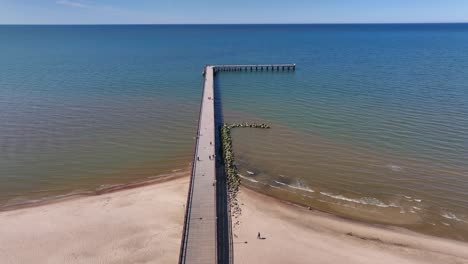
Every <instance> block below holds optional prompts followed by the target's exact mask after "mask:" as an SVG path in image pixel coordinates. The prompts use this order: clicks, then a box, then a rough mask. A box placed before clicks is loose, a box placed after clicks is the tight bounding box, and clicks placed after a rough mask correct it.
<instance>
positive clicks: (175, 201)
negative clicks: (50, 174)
mask: <svg viewBox="0 0 468 264" xmlns="http://www.w3.org/2000/svg"><path fill="white" fill-rule="evenodd" d="M179 176H180V177H179ZM188 184H189V177H188V173H186V174H185V175H177V177H172V178H160V179H158V180H157V181H156V182H153V183H152V184H149V185H148V184H147V185H144V186H139V187H136V186H133V187H134V188H123V189H120V190H118V191H117V190H112V191H110V192H106V193H102V194H98V195H88V196H81V197H75V198H70V199H67V200H63V201H54V202H51V203H47V204H42V205H40V206H33V207H26V208H17V209H14V210H8V211H2V212H0V233H1V234H2V236H1V237H0V261H1V262H2V263H64V262H67V263H102V262H105V263H131V262H140V263H150V262H151V263H175V262H177V259H178V254H179V249H180V239H181V233H182V225H183V220H184V212H185V202H186V195H187V188H188ZM238 201H239V204H240V207H241V209H242V213H241V215H240V216H238V218H233V225H234V227H233V236H234V237H233V242H234V259H235V263H286V262H287V263H308V262H307V261H310V259H320V263H337V262H344V261H346V262H348V263H375V259H376V258H379V260H380V259H382V262H381V263H395V261H398V262H399V263H468V253H465V252H464V251H463V249H464V248H467V246H468V244H466V243H464V242H459V241H455V240H448V239H443V238H438V237H432V236H428V235H423V234H419V233H416V232H412V231H409V230H406V229H403V228H393V227H391V226H388V227H387V226H381V225H373V224H368V223H363V222H357V221H353V220H347V219H343V218H340V217H337V216H334V215H330V214H327V213H323V212H319V211H316V210H309V209H308V208H305V207H302V206H299V205H295V204H292V203H289V202H285V201H282V200H279V199H276V198H273V197H269V196H266V195H264V194H261V193H258V192H255V191H253V190H250V189H248V188H245V187H241V189H240V192H239V196H238ZM237 221H239V223H237V224H236V222H237ZM257 232H260V233H261V236H262V237H264V238H265V239H264V240H259V239H256V235H257ZM245 241H247V242H248V243H245ZM25 249H28V250H25ZM285 261H286V262H285Z"/></svg>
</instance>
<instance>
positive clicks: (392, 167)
mask: <svg viewBox="0 0 468 264" xmlns="http://www.w3.org/2000/svg"><path fill="white" fill-rule="evenodd" d="M385 167H387V168H389V169H390V170H392V171H402V170H403V168H402V167H400V166H397V165H393V164H388V165H387V166H385Z"/></svg>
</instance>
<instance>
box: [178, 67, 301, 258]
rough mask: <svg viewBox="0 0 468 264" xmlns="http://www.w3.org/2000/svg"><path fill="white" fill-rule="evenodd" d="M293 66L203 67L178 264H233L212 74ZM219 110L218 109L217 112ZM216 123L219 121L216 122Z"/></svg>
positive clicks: (287, 68)
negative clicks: (199, 104)
mask: <svg viewBox="0 0 468 264" xmlns="http://www.w3.org/2000/svg"><path fill="white" fill-rule="evenodd" d="M295 69H296V65H295V64H258V65H210V66H205V68H204V71H203V75H204V78H205V80H204V86H203V92H202V101H201V106H200V113H199V119H198V130H197V137H196V143H195V151H194V158H193V163H192V173H191V178H190V185H189V192H188V197H187V204H186V212H185V220H184V227H183V234H182V242H181V248H180V256H179V263H180V264H185V263H188V264H201V263H203V264H211V263H213V264H214V263H231V264H232V261H233V260H232V244H231V243H232V237H230V236H231V229H230V228H231V226H230V212H229V205H228V204H227V203H228V202H227V201H228V200H227V188H226V179H225V175H224V169H223V165H222V161H221V159H220V156H221V155H219V154H218V155H216V153H220V147H219V145H220V142H219V137H217V135H218V131H217V128H216V122H215V114H216V113H215V103H214V101H215V98H214V95H215V91H214V75H215V73H216V72H222V71H248V70H250V71H268V70H272V71H294V70H295ZM218 111H219V110H218ZM218 122H219V120H218Z"/></svg>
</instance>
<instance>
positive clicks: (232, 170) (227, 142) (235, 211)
mask: <svg viewBox="0 0 468 264" xmlns="http://www.w3.org/2000/svg"><path fill="white" fill-rule="evenodd" d="M236 127H251V128H263V129H268V128H270V126H269V125H267V124H257V123H233V124H223V125H222V126H221V131H220V138H221V147H222V153H223V160H224V168H225V171H226V176H227V187H228V197H229V205H230V207H231V214H232V215H233V216H234V217H235V218H237V216H238V215H240V214H241V209H240V206H239V203H238V202H237V193H238V192H239V186H240V182H241V181H240V177H239V175H238V173H237V168H236V166H235V165H234V152H233V150H232V138H231V129H232V128H236Z"/></svg>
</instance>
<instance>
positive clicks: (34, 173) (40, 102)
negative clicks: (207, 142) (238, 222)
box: [0, 24, 468, 240]
mask: <svg viewBox="0 0 468 264" xmlns="http://www.w3.org/2000/svg"><path fill="white" fill-rule="evenodd" d="M466 50H468V25H465V24H446V25H436V24H433V25H431V24H427V25H269V26H258V25H257V26H254V25H244V26H222V25H220V26H0V58H1V60H0V124H1V125H0V204H2V205H3V206H5V205H11V204H15V203H19V202H24V201H29V200H37V199H43V198H45V197H51V196H56V195H62V194H66V193H70V192H76V191H79V190H93V189H96V188H99V187H100V186H102V185H108V184H118V183H127V182H132V181H138V180H142V179H146V178H148V177H152V176H156V175H159V174H163V173H171V172H172V171H173V170H179V169H186V168H188V166H189V163H190V159H191V153H192V149H193V143H194V139H193V136H194V135H195V130H196V128H195V126H196V119H197V113H198V106H199V105H198V104H199V98H200V92H201V85H202V78H201V70H202V68H203V65H205V64H225V63H288V62H292V63H296V64H297V65H298V68H297V71H296V72H293V73H223V74H220V75H219V76H218V78H217V82H218V85H219V87H218V88H219V89H220V92H221V98H222V100H221V101H222V107H223V112H224V116H225V120H226V121H228V122H231V121H248V120H259V121H263V122H268V123H271V124H272V125H273V129H272V130H269V131H251V130H236V131H234V132H233V136H234V147H235V151H236V155H237V158H238V165H239V169H240V171H241V173H242V175H244V176H245V177H246V179H245V180H244V182H245V184H249V185H250V186H251V187H253V188H256V189H258V190H259V191H263V192H266V193H269V194H272V195H277V196H280V197H282V198H284V199H289V200H293V201H296V202H300V203H303V204H306V205H311V206H314V207H316V208H318V209H321V210H324V211H328V212H333V213H336V214H340V215H343V216H347V217H351V218H357V219H361V220H367V221H373V222H379V223H391V224H397V225H400V226H404V227H409V228H412V229H414V230H418V231H423V232H428V233H432V234H437V235H441V236H448V237H452V238H457V239H463V240H466V239H467V238H468V235H467V233H468V231H467V230H468V227H467V225H468V192H467V191H466V190H468V166H467V165H466V164H467V163H466V160H467V158H468V105H467V103H466V102H468V84H467V83H466V76H467V75H468V72H467V69H468V55H466ZM247 171H249V172H254V175H250V174H249V173H248V172H247Z"/></svg>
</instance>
